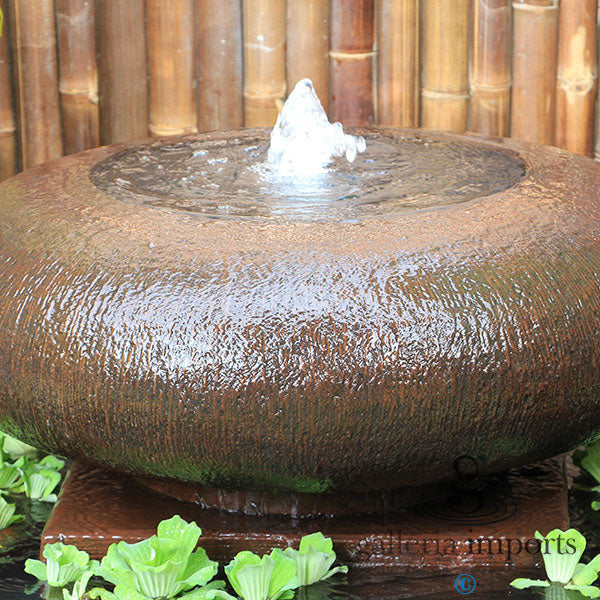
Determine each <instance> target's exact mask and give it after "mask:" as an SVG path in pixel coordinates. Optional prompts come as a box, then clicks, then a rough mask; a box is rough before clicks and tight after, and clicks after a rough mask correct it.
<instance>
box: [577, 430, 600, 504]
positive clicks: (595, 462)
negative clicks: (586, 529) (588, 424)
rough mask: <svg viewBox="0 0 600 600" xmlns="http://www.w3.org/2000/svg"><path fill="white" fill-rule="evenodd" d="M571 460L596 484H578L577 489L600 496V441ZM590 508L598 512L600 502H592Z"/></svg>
mask: <svg viewBox="0 0 600 600" xmlns="http://www.w3.org/2000/svg"><path fill="white" fill-rule="evenodd" d="M573 458H574V460H576V461H577V462H578V464H579V466H580V467H581V468H582V469H584V470H585V471H586V472H587V473H588V474H589V475H591V476H592V477H593V478H594V480H595V482H596V485H595V486H592V487H588V486H584V485H581V484H578V486H577V487H578V488H580V489H583V490H585V491H587V492H594V493H596V494H600V440H598V441H597V442H594V443H593V444H590V445H589V446H588V447H587V448H586V449H585V451H584V452H583V453H581V452H577V453H576V454H575V455H574V456H573ZM592 508H593V509H594V510H600V501H599V500H594V501H592Z"/></svg>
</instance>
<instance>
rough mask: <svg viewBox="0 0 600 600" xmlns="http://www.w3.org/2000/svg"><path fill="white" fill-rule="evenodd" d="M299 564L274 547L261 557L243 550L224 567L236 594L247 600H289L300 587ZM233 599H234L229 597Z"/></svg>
mask: <svg viewBox="0 0 600 600" xmlns="http://www.w3.org/2000/svg"><path fill="white" fill-rule="evenodd" d="M296 572H297V568H296V563H295V561H294V560H293V559H291V558H289V557H287V556H285V554H284V553H283V552H282V551H281V550H280V549H279V548H275V549H274V550H273V551H272V552H271V554H265V555H264V556H263V557H262V558H261V557H260V556H258V555H257V554H254V552H249V551H247V550H244V551H242V552H239V553H238V554H237V555H236V557H235V558H234V559H233V560H232V561H231V562H230V563H229V564H228V565H227V566H226V567H225V574H226V575H227V579H229V583H230V584H231V587H233V589H234V590H235V592H236V594H237V595H238V596H239V597H240V598H243V599H244V600H278V599H280V600H286V599H289V598H293V597H294V589H296V588H297V587H298V585H299V584H298V578H297V577H296ZM229 598H232V596H229Z"/></svg>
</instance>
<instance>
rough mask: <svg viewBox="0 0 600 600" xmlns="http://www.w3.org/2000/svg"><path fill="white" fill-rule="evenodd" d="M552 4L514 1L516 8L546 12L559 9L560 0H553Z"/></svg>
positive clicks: (514, 7)
mask: <svg viewBox="0 0 600 600" xmlns="http://www.w3.org/2000/svg"><path fill="white" fill-rule="evenodd" d="M552 2H553V3H552V4H549V5H548V6H540V5H537V4H521V3H520V2H513V4H512V6H513V9H515V10H523V11H528V12H536V13H545V12H551V11H553V10H558V0H552Z"/></svg>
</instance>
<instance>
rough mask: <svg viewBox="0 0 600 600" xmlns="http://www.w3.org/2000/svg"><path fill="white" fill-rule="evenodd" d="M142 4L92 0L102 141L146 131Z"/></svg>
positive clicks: (130, 0) (143, 134)
mask: <svg viewBox="0 0 600 600" xmlns="http://www.w3.org/2000/svg"><path fill="white" fill-rule="evenodd" d="M33 1H36V0H33ZM144 8H145V7H144V0H127V1H126V2H124V1H123V0H96V20H97V23H96V32H97V45H98V67H99V68H98V75H99V90H100V141H101V142H102V143H103V144H114V143H117V142H126V141H128V140H134V139H139V138H143V137H146V136H147V135H148V130H149V121H148V83H147V56H146V39H145V29H146V27H145V22H146V18H145V10H144Z"/></svg>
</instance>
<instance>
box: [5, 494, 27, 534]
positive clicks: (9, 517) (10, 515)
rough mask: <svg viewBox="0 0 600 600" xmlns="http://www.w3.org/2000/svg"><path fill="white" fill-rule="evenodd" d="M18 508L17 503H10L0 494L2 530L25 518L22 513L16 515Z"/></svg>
mask: <svg viewBox="0 0 600 600" xmlns="http://www.w3.org/2000/svg"><path fill="white" fill-rule="evenodd" d="M16 509H17V507H16V505H15V504H10V503H9V502H7V501H6V500H5V499H4V498H3V497H2V496H0V530H2V529H6V528H7V527H10V526H11V525H14V524H15V523H18V522H19V521H22V520H23V519H24V518H25V517H23V516H22V515H15V512H16Z"/></svg>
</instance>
